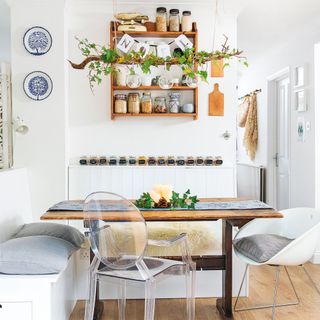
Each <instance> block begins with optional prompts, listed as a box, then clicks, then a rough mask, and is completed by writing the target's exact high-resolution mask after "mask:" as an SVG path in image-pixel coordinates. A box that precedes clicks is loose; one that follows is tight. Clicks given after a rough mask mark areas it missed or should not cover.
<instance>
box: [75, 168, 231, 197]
mask: <svg viewBox="0 0 320 320" xmlns="http://www.w3.org/2000/svg"><path fill="white" fill-rule="evenodd" d="M155 184H171V185H172V186H173V187H174V190H176V191H177V192H180V193H181V192H184V191H186V189H187V188H189V189H190V190H191V193H192V194H196V195H197V196H198V197H201V198H206V197H208V198H210V197H211V198H214V197H235V196H236V188H235V185H236V183H235V169H234V167H231V166H230V167H227V166H221V167H196V166H195V167H187V166H186V167H185V166H183V167H182V166H181V167H178V166H172V167H168V166H163V167H158V166H154V167H151V166H150V167H149V166H146V167H143V166H123V167H121V166H115V167H112V166H70V167H69V199H70V200H74V199H83V198H85V197H86V196H87V195H88V194H89V193H91V192H94V191H110V192H115V193H118V194H120V195H123V196H124V197H127V198H129V199H135V198H137V197H139V196H140V195H141V194H142V193H143V192H146V191H149V190H150V189H151V188H152V187H153V186H154V185H155Z"/></svg>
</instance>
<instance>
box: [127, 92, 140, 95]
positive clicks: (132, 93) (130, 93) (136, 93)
mask: <svg viewBox="0 0 320 320" xmlns="http://www.w3.org/2000/svg"><path fill="white" fill-rule="evenodd" d="M128 96H140V95H139V93H138V92H129V94H128Z"/></svg>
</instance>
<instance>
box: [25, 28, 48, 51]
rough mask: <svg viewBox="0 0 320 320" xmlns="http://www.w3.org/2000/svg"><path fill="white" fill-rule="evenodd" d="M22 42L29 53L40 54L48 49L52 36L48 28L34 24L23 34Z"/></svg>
mask: <svg viewBox="0 0 320 320" xmlns="http://www.w3.org/2000/svg"><path fill="white" fill-rule="evenodd" d="M23 44H24V47H25V48H26V50H27V51H28V52H29V53H31V54H33V55H35V56H41V55H43V54H45V53H47V52H48V51H49V50H50V48H51V46H52V37H51V34H50V33H49V31H48V30H46V29H45V28H42V27H38V26H36V27H32V28H30V29H29V30H27V32H26V33H25V34H24V36H23Z"/></svg>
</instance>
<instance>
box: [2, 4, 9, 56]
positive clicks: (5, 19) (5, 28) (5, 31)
mask: <svg viewBox="0 0 320 320" xmlns="http://www.w3.org/2000/svg"><path fill="white" fill-rule="evenodd" d="M10 55H11V40H10V7H9V6H8V4H7V3H6V1H5V0H0V61H5V62H10V59H11V57H10Z"/></svg>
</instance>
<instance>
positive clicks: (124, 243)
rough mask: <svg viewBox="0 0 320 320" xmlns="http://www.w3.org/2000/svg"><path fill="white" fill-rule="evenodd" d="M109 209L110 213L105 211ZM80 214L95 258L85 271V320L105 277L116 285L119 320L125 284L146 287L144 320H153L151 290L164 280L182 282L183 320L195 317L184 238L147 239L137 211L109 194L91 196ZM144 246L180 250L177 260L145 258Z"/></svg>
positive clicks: (192, 279)
mask: <svg viewBox="0 0 320 320" xmlns="http://www.w3.org/2000/svg"><path fill="white" fill-rule="evenodd" d="M108 211H109V212H108ZM84 216H85V222H86V225H87V227H89V230H90V231H89V232H88V233H87V235H88V236H89V239H90V244H91V248H92V251H93V252H94V254H95V256H94V259H93V261H92V263H91V265H90V268H89V299H88V300H87V301H86V307H85V320H92V319H93V317H94V306H95V299H96V285H97V281H103V280H104V279H109V280H113V282H114V281H116V283H117V285H118V294H119V297H118V310H119V319H120V320H124V319H125V310H126V285H127V284H129V283H132V282H133V283H135V284H142V285H144V288H145V312H144V320H153V319H154V311H155V310H154V309H155V286H156V283H157V282H158V281H160V280H162V279H164V278H166V277H167V276H170V275H171V276H172V275H182V276H185V278H186V296H187V308H186V309H187V318H186V319H187V320H194V318H195V263H194V262H193V261H192V260H191V256H190V252H189V248H188V244H187V236H186V234H180V235H178V236H177V237H175V238H173V239H170V240H168V241H165V240H162V241H157V240H150V239H148V237H147V226H146V223H145V220H144V218H143V216H142V215H141V213H140V211H139V209H138V208H137V207H136V206H135V205H134V204H133V203H132V202H130V201H129V200H127V199H125V198H123V197H121V196H119V195H117V194H114V193H109V192H94V193H92V194H90V195H89V196H88V197H87V198H86V200H85V203H84ZM148 245H153V246H160V247H169V246H173V245H177V246H179V248H180V250H181V256H182V261H174V260H168V259H158V258H153V257H145V251H146V249H147V246H148Z"/></svg>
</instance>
